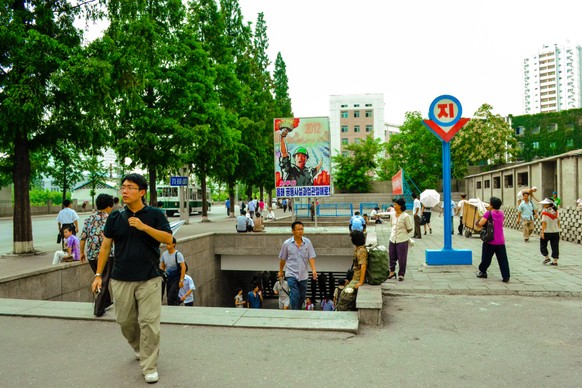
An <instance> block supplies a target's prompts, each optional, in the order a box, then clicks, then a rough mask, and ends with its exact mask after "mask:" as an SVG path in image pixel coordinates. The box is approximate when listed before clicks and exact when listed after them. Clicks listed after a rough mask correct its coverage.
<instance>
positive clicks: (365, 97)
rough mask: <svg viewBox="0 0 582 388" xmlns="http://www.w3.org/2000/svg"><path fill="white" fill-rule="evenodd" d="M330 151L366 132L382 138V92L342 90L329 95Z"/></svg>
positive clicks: (336, 150)
mask: <svg viewBox="0 0 582 388" xmlns="http://www.w3.org/2000/svg"><path fill="white" fill-rule="evenodd" d="M329 126H330V137H331V155H332V156H335V155H337V154H338V152H339V153H347V151H345V149H344V147H345V146H346V145H348V144H352V143H356V144H357V143H359V142H361V141H362V140H364V139H365V138H366V137H367V136H368V135H372V136H373V137H374V138H375V139H380V140H382V141H384V139H385V135H384V129H385V128H384V94H381V93H379V94H345V95H339V96H330V97H329Z"/></svg>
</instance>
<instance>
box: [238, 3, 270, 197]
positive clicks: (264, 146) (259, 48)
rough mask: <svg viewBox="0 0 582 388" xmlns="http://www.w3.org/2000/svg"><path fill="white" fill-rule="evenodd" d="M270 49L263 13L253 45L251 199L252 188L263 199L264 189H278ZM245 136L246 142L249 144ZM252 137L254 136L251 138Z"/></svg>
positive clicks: (250, 114) (250, 139)
mask: <svg viewBox="0 0 582 388" xmlns="http://www.w3.org/2000/svg"><path fill="white" fill-rule="evenodd" d="M268 48H269V38H268V36H267V23H266V22H265V18H264V14H263V13H262V12H261V13H259V15H258V17H257V22H256V24H255V30H254V34H253V44H252V66H251V73H252V75H253V77H252V81H251V103H252V110H251V111H250V112H249V116H248V117H249V118H251V120H252V121H253V122H254V123H256V126H252V127H253V128H255V129H256V132H255V131H250V132H249V133H248V135H249V138H248V143H247V144H253V145H254V147H253V149H252V150H251V152H252V154H253V156H254V163H253V164H251V166H253V169H254V171H253V173H254V174H253V175H252V176H251V177H250V180H248V181H247V182H246V184H247V187H248V190H247V196H249V197H250V196H251V194H252V187H253V186H258V187H259V188H260V192H261V199H263V189H264V188H267V190H272V189H273V188H274V187H275V182H274V179H273V154H274V144H273V120H274V118H275V103H274V98H273V80H272V78H271V74H270V73H269V66H270V64H271V62H270V60H269V57H268V55H267V49H268ZM245 135H247V134H246V133H244V134H243V141H245V142H246V139H244V136H245ZM250 136H252V137H250Z"/></svg>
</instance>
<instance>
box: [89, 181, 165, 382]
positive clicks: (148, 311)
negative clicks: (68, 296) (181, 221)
mask: <svg viewBox="0 0 582 388" xmlns="http://www.w3.org/2000/svg"><path fill="white" fill-rule="evenodd" d="M147 189H148V184H147V181H146V179H145V178H144V177H143V176H142V175H139V174H129V175H127V176H125V177H124V178H123V180H122V183H121V194H122V197H123V203H124V204H125V205H126V206H125V208H124V209H122V210H120V211H115V212H112V213H111V214H110V215H109V217H108V218H107V222H106V223H105V229H104V231H103V235H104V236H105V238H104V239H103V243H102V244H101V250H100V251H99V260H98V263H97V273H96V274H95V280H94V281H93V285H92V287H91V288H92V290H93V292H100V291H101V287H102V280H101V273H102V271H103V270H104V268H105V265H106V264H107V260H108V258H109V251H110V250H111V245H112V244H113V243H115V261H114V263H113V270H112V272H111V279H112V280H111V288H112V291H113V299H114V300H115V320H116V321H117V323H118V324H119V325H120V327H121V333H122V334H123V336H124V337H125V338H126V339H127V342H129V345H130V346H131V347H132V348H133V350H134V354H135V357H136V358H137V359H139V360H140V366H141V369H142V373H143V375H144V377H145V381H146V382H147V383H155V382H157V381H158V371H157V366H158V355H159V351H160V315H161V309H162V298H161V295H162V292H161V286H162V279H161V277H160V272H159V270H158V266H159V257H160V243H162V244H166V245H168V244H171V243H172V230H171V229H170V224H169V223H168V220H167V218H166V217H165V215H164V214H163V213H162V212H161V211H160V210H159V209H157V208H155V207H151V206H147V205H144V203H143V197H144V196H145V194H146V192H147Z"/></svg>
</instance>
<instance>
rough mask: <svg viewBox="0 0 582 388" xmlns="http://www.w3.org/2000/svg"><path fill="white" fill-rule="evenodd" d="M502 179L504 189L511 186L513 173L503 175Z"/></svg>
mask: <svg viewBox="0 0 582 388" xmlns="http://www.w3.org/2000/svg"><path fill="white" fill-rule="evenodd" d="M503 179H504V180H505V188H506V189H511V188H513V175H506V176H504V177H503Z"/></svg>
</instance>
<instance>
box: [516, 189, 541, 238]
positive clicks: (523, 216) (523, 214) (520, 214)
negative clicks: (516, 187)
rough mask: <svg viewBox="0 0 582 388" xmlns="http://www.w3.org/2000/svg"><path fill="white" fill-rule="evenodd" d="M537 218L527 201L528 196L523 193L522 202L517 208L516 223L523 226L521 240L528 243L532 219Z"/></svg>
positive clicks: (531, 230)
mask: <svg viewBox="0 0 582 388" xmlns="http://www.w3.org/2000/svg"><path fill="white" fill-rule="evenodd" d="M535 217H537V213H536V210H535V208H534V205H533V203H532V202H531V201H530V200H529V194H528V193H523V201H522V202H521V203H520V204H519V206H518V207H517V223H518V224H519V223H520V222H521V224H522V226H523V239H524V241H525V242H529V236H530V234H531V232H533V230H534V218H535Z"/></svg>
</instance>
